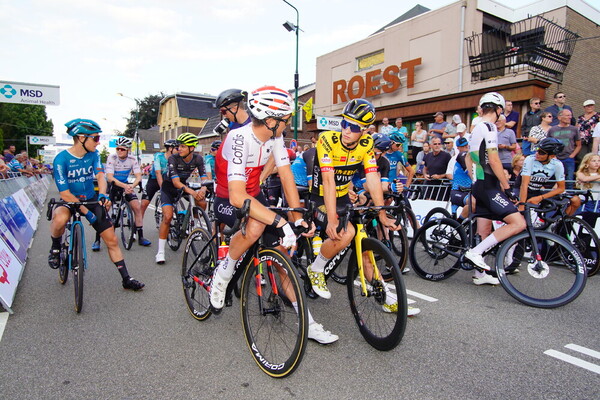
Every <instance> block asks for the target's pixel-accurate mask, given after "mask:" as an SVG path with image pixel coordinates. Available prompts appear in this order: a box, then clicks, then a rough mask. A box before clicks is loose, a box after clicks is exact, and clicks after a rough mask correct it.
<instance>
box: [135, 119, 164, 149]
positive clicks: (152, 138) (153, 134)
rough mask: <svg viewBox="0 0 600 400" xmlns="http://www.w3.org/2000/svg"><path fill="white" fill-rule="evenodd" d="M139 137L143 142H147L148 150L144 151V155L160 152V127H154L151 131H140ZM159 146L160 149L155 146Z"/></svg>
mask: <svg viewBox="0 0 600 400" xmlns="http://www.w3.org/2000/svg"><path fill="white" fill-rule="evenodd" d="M138 136H139V139H140V143H141V142H145V144H146V150H142V153H144V154H148V153H156V152H157V151H160V149H161V147H160V131H159V129H158V125H154V126H153V127H152V128H150V129H138ZM155 144H158V147H157V146H155Z"/></svg>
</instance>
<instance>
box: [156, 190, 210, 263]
mask: <svg viewBox="0 0 600 400" xmlns="http://www.w3.org/2000/svg"><path fill="white" fill-rule="evenodd" d="M199 186H200V184H194V183H190V184H189V187H190V188H192V189H196V188H198V187H199ZM184 199H186V201H187V205H186V204H185V202H184ZM210 225H211V224H210V220H209V218H208V215H207V214H206V211H204V210H203V209H202V208H201V207H197V206H196V205H195V203H194V200H193V199H192V198H191V197H190V196H189V195H188V194H186V193H185V192H184V191H183V189H179V190H178V193H177V197H176V198H175V201H174V202H173V218H172V219H171V225H170V226H169V232H168V234H167V244H168V245H169V247H170V248H171V250H173V251H177V250H178V249H179V247H180V246H181V242H182V241H183V239H185V238H186V237H188V235H189V234H190V233H191V232H192V231H193V230H194V229H195V228H197V227H202V228H204V229H205V230H207V231H208V233H209V234H211V233H212V229H211V227H210Z"/></svg>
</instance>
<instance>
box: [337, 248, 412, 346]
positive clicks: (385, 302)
mask: <svg viewBox="0 0 600 400" xmlns="http://www.w3.org/2000/svg"><path fill="white" fill-rule="evenodd" d="M362 250H363V254H362V255H358V257H363V260H365V261H367V260H375V263H376V264H377V268H378V269H379V271H380V273H381V271H390V272H391V276H392V280H391V281H390V282H387V283H386V282H385V281H384V280H383V277H382V276H379V277H378V278H377V279H376V278H375V277H372V278H371V279H369V276H367V275H373V273H372V272H370V273H367V268H366V266H365V289H366V292H367V294H366V296H365V295H364V292H363V286H362V283H361V281H360V278H359V276H358V264H357V261H356V257H357V255H356V254H353V257H352V258H351V259H350V261H349V262H348V277H347V282H346V287H347V288H348V298H349V300H350V309H351V310H352V314H353V315H354V319H355V320H356V324H357V325H358V329H359V330H360V333H361V334H362V336H363V337H364V338H365V340H366V341H367V343H369V344H370V345H371V346H373V347H374V348H376V349H377V350H382V351H387V350H392V349H393V348H395V347H396V346H397V345H398V343H400V341H401V340H402V337H403V336H404V330H405V329H406V315H407V311H408V306H407V300H406V287H405V286H404V280H403V279H402V274H401V273H400V269H399V268H398V264H397V263H396V260H395V259H394V256H393V255H392V253H391V252H390V250H389V249H388V248H387V247H385V245H384V244H383V243H381V242H380V241H379V240H376V239H371V238H366V239H363V241H362ZM363 264H365V262H364V261H363Z"/></svg>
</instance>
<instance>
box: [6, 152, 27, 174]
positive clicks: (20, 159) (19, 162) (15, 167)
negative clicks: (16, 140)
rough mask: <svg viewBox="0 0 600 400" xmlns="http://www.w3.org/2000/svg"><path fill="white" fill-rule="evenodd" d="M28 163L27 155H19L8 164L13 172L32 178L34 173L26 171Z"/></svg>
mask: <svg viewBox="0 0 600 400" xmlns="http://www.w3.org/2000/svg"><path fill="white" fill-rule="evenodd" d="M26 162H27V155H26V154H24V153H19V154H17V155H16V156H15V157H14V158H13V159H12V160H11V161H10V162H9V163H8V164H7V166H8V167H9V168H10V170H11V172H20V173H22V174H23V175H25V176H31V175H33V173H32V172H30V171H28V170H27V169H26V166H25V163H26Z"/></svg>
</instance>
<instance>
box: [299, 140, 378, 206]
mask: <svg viewBox="0 0 600 400" xmlns="http://www.w3.org/2000/svg"><path fill="white" fill-rule="evenodd" d="M317 163H318V165H319V167H320V168H316V167H315V168H314V174H313V182H312V189H311V192H312V193H314V194H317V193H318V195H319V196H323V177H322V173H323V172H329V171H333V173H334V176H335V190H336V197H342V196H345V195H346V194H348V186H349V184H350V181H351V180H352V176H353V175H354V173H355V172H356V171H357V170H358V168H359V166H360V165H361V164H362V165H363V167H364V171H365V174H369V173H372V172H377V161H376V160H375V154H374V153H373V139H372V138H371V135H369V134H368V133H365V134H363V135H362V136H361V138H360V139H359V140H358V143H357V145H356V147H354V148H353V149H349V148H347V147H346V146H344V145H343V144H342V133H341V132H335V131H326V132H323V133H321V134H320V135H319V140H318V141H317ZM317 163H315V165H316V164H317Z"/></svg>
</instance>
